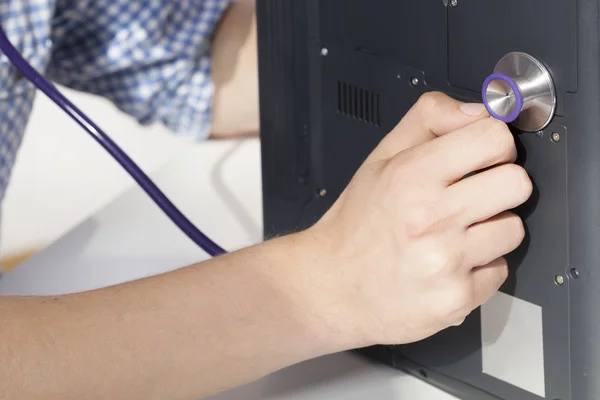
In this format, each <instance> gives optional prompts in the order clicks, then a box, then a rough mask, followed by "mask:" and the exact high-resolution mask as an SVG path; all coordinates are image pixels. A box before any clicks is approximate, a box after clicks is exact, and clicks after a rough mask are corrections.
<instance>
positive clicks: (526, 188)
mask: <svg viewBox="0 0 600 400" xmlns="http://www.w3.org/2000/svg"><path fill="white" fill-rule="evenodd" d="M505 167H506V168H507V170H508V172H509V173H510V177H511V180H512V181H513V182H514V183H515V184H514V186H515V188H514V190H515V193H516V194H518V195H519V199H520V200H521V201H522V202H525V201H527V199H529V197H531V194H532V193H533V182H532V181H531V178H530V177H529V174H528V173H527V171H526V170H525V168H523V167H521V166H519V165H517V164H507V165H506V166H505Z"/></svg>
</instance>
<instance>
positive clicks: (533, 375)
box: [481, 292, 546, 398]
mask: <svg viewBox="0 0 600 400" xmlns="http://www.w3.org/2000/svg"><path fill="white" fill-rule="evenodd" d="M481 338H482V358H483V360H482V361H483V373H484V374H486V375H489V376H492V377H494V378H496V379H500V380H502V381H504V382H506V383H509V384H511V385H513V386H516V387H518V388H521V389H523V390H526V391H528V392H531V393H533V394H535V395H538V396H540V397H542V398H545V397H546V381H545V372H544V334H543V322H542V308H541V307H539V306H537V305H535V304H532V303H528V302H526V301H523V300H520V299H517V298H516V297H513V296H509V295H507V294H504V293H501V292H498V293H497V294H496V295H495V296H494V297H493V298H492V299H491V300H490V301H489V302H488V303H486V304H485V305H483V306H482V307H481Z"/></svg>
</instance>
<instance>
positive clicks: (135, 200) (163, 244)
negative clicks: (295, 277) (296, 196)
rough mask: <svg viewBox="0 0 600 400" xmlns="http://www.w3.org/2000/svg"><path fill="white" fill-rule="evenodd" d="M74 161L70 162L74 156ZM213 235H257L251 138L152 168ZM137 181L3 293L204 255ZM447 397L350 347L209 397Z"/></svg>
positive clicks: (2, 283)
mask: <svg viewBox="0 0 600 400" xmlns="http://www.w3.org/2000/svg"><path fill="white" fill-rule="evenodd" d="M74 167H75V166H74ZM152 177H153V179H154V180H155V182H156V183H157V184H158V186H159V187H160V188H161V189H163V190H164V191H165V193H166V194H167V196H168V197H169V198H170V199H171V200H172V201H173V202H174V203H175V204H176V205H177V206H178V207H179V208H180V209H181V210H182V212H183V213H184V214H186V215H187V216H188V217H189V218H190V220H191V221H192V222H193V223H194V224H196V225H197V226H199V227H200V228H201V229H202V230H203V232H205V233H206V234H207V235H208V236H209V237H211V238H212V239H213V240H215V241H216V242H217V243H219V244H220V245H221V246H224V247H225V248H226V249H227V250H233V249H237V248H241V247H245V246H247V245H250V244H253V243H257V242H259V241H260V240H261V238H262V223H261V220H262V214H261V207H262V203H261V201H262V199H261V190H260V182H261V179H260V146H259V143H258V141H257V140H252V139H251V140H243V141H235V142H233V141H224V142H208V143H204V144H202V145H195V146H190V148H188V149H186V150H185V151H184V152H183V153H182V154H179V155H178V156H177V157H176V158H175V159H174V160H172V161H171V162H170V163H168V165H167V167H165V168H163V169H162V170H160V171H158V172H157V173H155V174H152ZM206 258H207V257H206V255H205V254H204V253H203V252H202V251H201V250H199V249H198V248H197V247H196V246H195V245H194V244H193V243H192V242H191V241H190V240H189V239H187V238H186V237H185V236H184V235H183V234H182V233H181V232H180V231H179V230H178V229H177V228H176V227H175V226H174V225H173V224H172V223H171V222H170V221H169V220H168V219H167V218H166V217H165V216H163V215H162V213H161V212H160V211H159V210H158V208H157V207H156V206H155V205H154V204H153V203H152V202H151V201H150V200H149V199H148V198H147V197H146V195H145V193H143V192H142V191H141V190H140V189H138V188H137V187H135V188H133V189H131V190H130V191H128V192H127V193H126V194H124V195H123V196H121V197H120V198H118V199H117V200H115V201H114V202H112V203H111V204H109V205H108V206H107V207H105V208H104V209H102V210H101V211H100V212H98V213H97V214H96V215H94V216H92V217H90V218H88V219H87V220H85V221H84V222H83V223H81V224H80V225H79V226H78V227H76V228H75V229H74V230H72V231H71V232H69V233H68V234H66V235H65V236H64V237H62V238H60V239H59V240H58V241H57V242H55V243H54V244H52V245H51V246H49V247H48V248H47V249H45V250H44V251H42V252H40V253H39V254H37V255H35V256H34V257H32V258H31V259H29V260H28V261H26V262H25V263H24V264H22V265H21V266H19V267H18V268H17V269H16V270H15V271H13V272H10V273H8V274H7V275H5V276H4V277H3V279H1V280H0V294H38V295H48V294H62V293H70V292H79V291H83V290H88V289H94V288H99V287H105V286H108V285H113V284H118V283H122V282H125V281H129V280H133V279H138V278H142V277H146V276H151V275H155V274H159V273H163V272H167V271H169V270H172V269H175V268H179V267H182V266H185V265H188V264H191V263H195V262H198V261H201V260H204V259H206ZM258 399H272V400H275V399H277V400H284V399H285V400H292V399H293V400H304V399H328V400H337V399H346V400H358V399H369V400H370V399H377V400H415V399H427V400H451V399H454V397H452V396H449V395H447V394H445V393H442V392H441V391H439V390H437V389H434V388H433V387H431V386H429V385H427V384H426V383H424V382H422V381H420V380H418V379H416V378H413V377H410V376H408V375H405V374H403V373H401V372H399V371H395V370H392V369H390V368H388V367H384V366H380V365H376V364H373V363H370V362H368V361H366V360H364V359H362V358H359V357H357V356H355V355H353V354H338V355H334V356H330V357H324V358H320V359H317V360H312V361H308V362H306V363H303V364H300V365H296V366H293V367H290V368H287V369H285V370H283V371H280V372H278V373H275V374H273V375H271V376H268V377H266V378H264V379H262V380H260V381H258V382H255V383H253V384H250V385H248V386H245V387H241V388H238V389H235V390H232V391H229V392H226V393H223V394H221V395H218V396H216V397H215V398H214V400H258Z"/></svg>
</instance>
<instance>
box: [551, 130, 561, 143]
mask: <svg viewBox="0 0 600 400" xmlns="http://www.w3.org/2000/svg"><path fill="white" fill-rule="evenodd" d="M550 138H551V139H552V141H553V142H554V143H558V142H560V133H558V132H553V133H552V136H551V137H550Z"/></svg>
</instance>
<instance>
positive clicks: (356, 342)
mask: <svg viewBox="0 0 600 400" xmlns="http://www.w3.org/2000/svg"><path fill="white" fill-rule="evenodd" d="M270 245H271V246H273V248H275V247H277V250H272V251H270V253H271V254H272V255H274V254H276V257H278V258H279V262H276V263H274V265H277V266H279V267H280V268H278V269H277V271H274V274H273V275H274V276H276V277H278V278H277V279H278V283H277V284H278V285H281V287H282V288H285V290H286V292H287V294H288V295H289V296H290V297H291V298H292V299H293V302H294V304H296V305H297V310H296V311H297V312H298V314H299V315H300V318H301V319H302V320H303V321H304V323H305V325H306V328H307V332H308V333H309V335H310V336H311V338H310V340H312V341H313V345H314V349H313V350H314V351H315V352H316V353H318V354H313V355H311V357H316V356H321V355H324V354H331V353H336V352H341V351H346V350H350V349H354V348H358V347H363V346H364V345H366V344H365V343H364V342H363V340H362V337H361V335H360V334H359V332H358V331H357V329H356V324H354V323H353V319H352V318H351V312H349V311H350V310H349V309H350V308H351V307H349V304H351V301H346V299H347V297H348V295H347V293H346V292H345V291H344V289H343V287H342V285H341V279H338V277H339V276H340V275H341V274H343V269H342V268H341V267H340V264H343V263H345V262H344V261H342V259H343V258H344V257H342V256H341V255H340V254H338V253H339V249H335V246H333V245H332V244H331V242H330V240H328V239H327V235H325V234H324V232H321V231H320V230H318V229H317V228H312V229H309V230H306V231H303V232H300V233H296V234H293V235H289V236H286V237H282V238H279V239H276V240H274V241H273V242H272V243H271V244H270Z"/></svg>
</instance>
